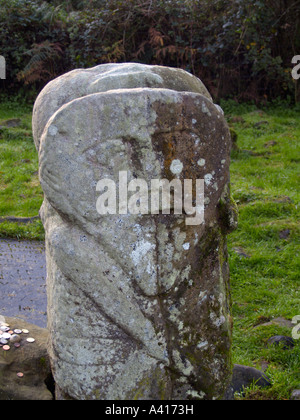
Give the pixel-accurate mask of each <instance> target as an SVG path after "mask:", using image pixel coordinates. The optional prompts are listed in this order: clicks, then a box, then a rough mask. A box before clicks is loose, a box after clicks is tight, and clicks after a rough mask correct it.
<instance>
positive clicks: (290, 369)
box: [0, 101, 300, 400]
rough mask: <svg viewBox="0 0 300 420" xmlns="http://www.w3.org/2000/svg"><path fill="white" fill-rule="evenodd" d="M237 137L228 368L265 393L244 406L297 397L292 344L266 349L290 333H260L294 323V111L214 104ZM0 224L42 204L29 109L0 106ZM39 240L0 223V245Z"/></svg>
mask: <svg viewBox="0 0 300 420" xmlns="http://www.w3.org/2000/svg"><path fill="white" fill-rule="evenodd" d="M222 105H223V107H224V109H225V112H226V115H227V118H228V120H229V123H230V125H231V126H232V127H234V129H235V130H236V132H237V134H238V142H237V145H238V150H235V151H233V153H232V164H231V177H232V193H233V196H234V198H235V200H236V201H237V204H238V207H239V213H240V217H239V220H240V221H239V228H238V230H237V231H236V232H234V233H233V234H232V235H231V236H230V237H229V255H230V268H231V279H232V298H233V316H234V339H233V359H234V363H238V364H243V365H248V366H254V367H257V368H261V367H263V366H264V367H265V368H267V371H266V373H267V375H268V376H269V377H270V379H271V382H272V384H273V386H272V387H271V388H269V389H266V390H259V389H258V388H257V387H255V386H253V387H251V388H250V389H249V390H248V391H247V396H246V398H247V399H267V400H270V399H279V400H280V399H289V398H290V395H291V391H292V390H294V389H300V343H299V340H298V341H296V346H295V347H294V348H293V349H290V350H284V349H283V348H282V347H271V348H270V347H266V342H267V340H268V338H270V337H271V336H274V335H288V336H291V334H292V331H291V326H289V327H282V326H278V325H269V326H264V325H263V324H265V323H267V322H268V321H270V320H272V319H274V318H278V317H281V318H284V319H286V320H292V319H293V317H294V316H297V315H300V305H299V302H300V299H299V298H300V290H299V289H300V288H299V284H300V279H299V277H300V276H299V273H300V258H299V254H300V242H299V238H300V235H299V234H300V227H299V205H300V199H299V191H300V188H299V161H300V150H299V146H300V142H299V139H300V119H299V111H300V109H299V108H298V109H289V108H288V107H287V106H281V107H277V108H274V107H273V108H272V109H264V110H258V109H256V108H255V107H249V106H244V105H241V106H236V105H235V104H234V103H233V102H226V103H224V104H222ZM10 118H19V119H20V120H21V123H20V125H19V126H18V127H15V128H7V127H5V128H2V129H0V158H1V160H0V218H1V217H3V216H22V217H29V216H35V215H37V214H38V210H39V208H40V205H41V203H42V200H43V195H42V191H41V188H40V185H39V182H38V177H37V168H38V162H37V153H36V151H35V148H34V145H33V140H32V134H31V108H30V107H27V106H20V105H19V104H18V103H17V102H12V101H10V102H2V103H1V104H0V126H1V122H2V121H4V120H7V119H10ZM1 236H2V237H5V236H12V237H17V238H19V239H25V238H26V239H43V237H44V232H43V228H42V225H41V222H40V221H36V222H34V223H32V224H29V225H20V224H17V223H10V222H5V223H0V237H1Z"/></svg>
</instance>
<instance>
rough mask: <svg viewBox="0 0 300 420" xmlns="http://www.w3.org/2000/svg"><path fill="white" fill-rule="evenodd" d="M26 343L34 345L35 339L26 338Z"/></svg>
mask: <svg viewBox="0 0 300 420" xmlns="http://www.w3.org/2000/svg"><path fill="white" fill-rule="evenodd" d="M26 341H27V342H28V343H34V342H35V339H34V338H32V337H29V338H27V339H26Z"/></svg>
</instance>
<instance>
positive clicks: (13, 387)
mask: <svg viewBox="0 0 300 420" xmlns="http://www.w3.org/2000/svg"><path fill="white" fill-rule="evenodd" d="M3 318H4V317H1V319H3ZM5 322H6V323H8V324H9V326H10V328H11V329H12V330H14V329H16V328H18V329H21V330H22V329H27V330H29V332H30V335H26V334H20V335H19V338H20V339H19V340H16V339H13V340H12V341H13V342H19V344H20V347H19V348H15V347H14V343H13V342H11V341H9V345H10V350H9V351H4V350H3V348H0V400H52V399H53V396H52V394H51V392H50V391H49V390H48V388H47V386H46V382H47V380H48V379H49V378H50V376H51V370H50V362H49V357H48V353H47V341H48V331H47V330H46V329H44V328H40V327H38V326H36V325H33V324H29V323H28V322H26V321H24V320H23V319H19V318H10V317H5ZM29 336H30V337H32V338H34V339H35V341H34V343H28V342H27V341H26V339H27V338H28V337H29ZM19 372H21V373H23V375H24V376H23V377H18V375H17V374H18V373H19Z"/></svg>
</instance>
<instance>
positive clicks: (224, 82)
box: [0, 0, 300, 102]
mask: <svg viewBox="0 0 300 420" xmlns="http://www.w3.org/2000/svg"><path fill="white" fill-rule="evenodd" d="M299 28H300V7H299V2H295V1H294V0H265V1H260V0H247V1H246V0H228V1H225V0H126V1H125V0H108V1H104V0H65V1H61V0H58V1H51V2H50V1H48V2H46V1H42V0H31V1H27V0H2V1H1V4H0V53H1V55H3V56H4V57H5V58H6V61H7V67H8V68H7V74H8V80H7V81H6V83H5V82H3V81H1V85H2V86H3V87H6V88H9V89H11V88H20V86H22V85H23V84H26V83H27V84H30V85H31V86H35V87H36V88H37V89H40V88H41V87H43V85H44V84H45V82H47V81H49V80H51V79H53V78H54V77H56V76H58V75H59V74H62V73H64V72H66V71H68V70H71V69H74V68H77V67H90V66H94V65H97V64H101V63H106V62H125V61H137V62H142V63H145V64H160V65H167V66H175V67H181V68H184V69H185V70H188V71H190V72H192V73H193V74H195V75H196V76H198V77H200V78H201V79H202V80H203V81H204V83H205V84H206V85H207V87H208V88H209V90H210V91H211V92H212V94H213V96H214V98H216V99H220V98H224V97H229V96H231V97H235V98H236V99H238V100H240V99H247V100H251V101H253V100H254V101H256V102H257V101H262V100H263V101H265V102H267V101H269V100H272V99H274V98H276V97H278V96H281V97H284V98H286V97H288V96H290V97H292V98H295V99H297V84H296V82H295V81H294V80H293V79H292V77H291V67H292V65H291V59H292V57H293V56H294V55H296V54H297V53H298V54H299V53H300V36H299V32H300V31H299Z"/></svg>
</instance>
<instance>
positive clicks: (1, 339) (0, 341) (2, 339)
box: [0, 338, 8, 345]
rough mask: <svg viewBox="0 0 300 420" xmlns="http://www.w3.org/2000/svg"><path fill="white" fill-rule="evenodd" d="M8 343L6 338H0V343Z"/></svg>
mask: <svg viewBox="0 0 300 420" xmlns="http://www.w3.org/2000/svg"><path fill="white" fill-rule="evenodd" d="M7 343H8V341H7V340H5V338H0V344H3V345H4V344H7Z"/></svg>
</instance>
